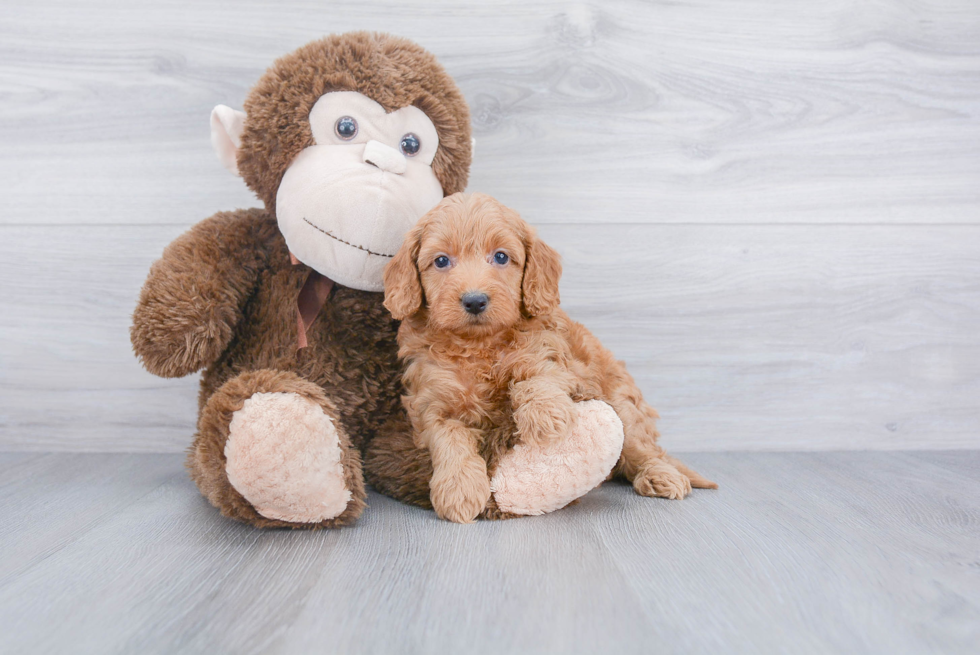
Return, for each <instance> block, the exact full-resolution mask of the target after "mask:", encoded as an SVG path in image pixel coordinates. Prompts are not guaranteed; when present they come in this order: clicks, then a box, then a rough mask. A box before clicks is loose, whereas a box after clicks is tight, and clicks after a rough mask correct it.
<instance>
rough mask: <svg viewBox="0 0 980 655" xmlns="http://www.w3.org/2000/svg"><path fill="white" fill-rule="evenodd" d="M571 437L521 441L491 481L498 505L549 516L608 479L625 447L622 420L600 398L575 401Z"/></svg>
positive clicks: (519, 511) (526, 512)
mask: <svg viewBox="0 0 980 655" xmlns="http://www.w3.org/2000/svg"><path fill="white" fill-rule="evenodd" d="M575 409H576V411H577V412H578V419H577V421H576V423H575V427H574V429H572V431H571V432H570V433H569V434H568V436H566V437H564V438H561V439H555V440H553V441H550V442H548V443H546V444H544V445H536V446H534V447H530V446H528V445H527V444H523V443H519V444H517V445H516V446H514V448H513V449H512V450H511V451H510V452H508V453H507V454H506V455H504V457H503V458H501V460H500V463H499V465H498V466H497V470H496V472H495V473H494V475H493V478H492V479H491V480H490V489H491V490H492V491H493V497H494V500H495V501H496V503H497V507H498V508H499V509H501V510H502V511H504V512H509V513H511V514H525V515H530V514H545V513H547V512H553V511H554V510H556V509H561V508H562V507H564V506H565V505H567V504H569V503H570V502H572V501H573V500H575V499H576V498H579V497H581V496H584V495H585V494H587V493H588V492H589V491H591V490H592V489H594V488H596V487H597V486H599V485H600V484H601V483H602V481H603V480H605V479H606V478H607V477H609V473H610V472H611V471H612V469H613V467H614V466H615V465H616V462H617V461H618V460H619V455H620V453H621V452H622V450H623V422H622V421H621V420H620V419H619V416H617V415H616V412H615V411H614V410H613V408H612V407H610V406H609V405H608V404H606V403H604V402H602V401H601V400H587V401H585V402H581V403H576V404H575Z"/></svg>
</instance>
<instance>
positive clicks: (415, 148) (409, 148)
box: [399, 132, 422, 157]
mask: <svg viewBox="0 0 980 655" xmlns="http://www.w3.org/2000/svg"><path fill="white" fill-rule="evenodd" d="M399 145H400V146H401V149H402V152H404V153H405V154H406V155H407V156H409V157H414V156H415V155H417V154H419V148H421V147H422V143H421V142H420V141H419V138H418V137H417V136H415V135H414V134H412V133H411V132H409V133H408V134H406V135H405V136H403V137H402V142H401V143H400V144H399Z"/></svg>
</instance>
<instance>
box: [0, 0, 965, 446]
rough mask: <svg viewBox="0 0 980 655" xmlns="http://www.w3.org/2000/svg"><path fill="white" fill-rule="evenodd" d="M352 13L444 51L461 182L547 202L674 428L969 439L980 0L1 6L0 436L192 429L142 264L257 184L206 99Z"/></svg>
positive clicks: (121, 439) (246, 80)
mask: <svg viewBox="0 0 980 655" xmlns="http://www.w3.org/2000/svg"><path fill="white" fill-rule="evenodd" d="M352 29H377V30H387V31H391V32H394V33H398V34H402V35H405V36H408V37H410V38H413V39H415V40H417V41H419V42H420V43H422V44H423V45H424V46H426V47H428V48H429V49H430V50H432V51H433V52H434V53H435V54H436V55H437V56H438V57H439V58H440V59H441V60H442V61H443V63H444V64H445V65H446V67H447V68H448V69H449V71H450V73H451V74H453V75H454V76H455V78H456V79H457V80H458V82H459V84H460V86H461V87H462V89H463V91H464V93H465V95H466V97H467V100H468V101H469V103H470V105H471V107H472V109H473V122H474V129H475V134H476V136H477V140H478V142H477V147H476V159H475V162H474V167H473V175H472V179H471V185H470V189H471V190H479V191H484V192H488V193H491V194H493V195H496V196H497V197H499V198H501V199H502V200H503V201H505V202H507V203H508V204H510V205H511V206H513V207H515V208H516V209H518V210H519V211H521V212H522V214H523V215H524V216H525V217H526V218H528V219H529V220H531V221H532V222H534V223H536V224H539V225H542V226H544V227H545V228H546V229H545V230H544V232H543V233H544V234H545V236H546V238H547V239H548V240H549V241H551V242H552V243H554V244H555V245H556V246H558V247H559V249H560V250H562V251H563V252H564V254H565V257H566V260H565V261H566V278H565V282H564V284H563V293H564V298H565V304H566V307H567V308H568V309H569V311H571V312H572V314H573V315H574V316H576V317H577V318H579V319H581V320H583V321H584V322H585V323H587V324H588V325H589V326H590V327H591V328H593V329H594V330H595V331H596V332H597V333H598V334H599V336H600V337H601V338H602V339H603V340H604V341H605V342H606V343H607V345H609V346H610V347H611V348H612V349H613V350H614V351H615V352H616V353H617V354H619V355H620V356H621V357H623V358H624V359H626V360H627V361H628V363H629V365H630V368H631V370H632V371H633V373H634V375H635V376H636V377H637V379H638V381H639V382H640V384H641V386H642V388H643V389H644V391H645V392H646V394H647V395H648V396H649V398H650V400H651V401H652V402H653V403H654V404H656V405H657V406H658V407H659V408H660V410H661V412H662V413H663V415H664V421H663V424H662V427H663V430H664V433H665V443H666V444H667V445H668V446H670V447H678V448H685V449H691V450H705V449H732V448H750V449H831V448H897V447H901V448H960V447H976V446H977V445H978V444H980V403H978V402H977V401H976V398H977V397H980V394H978V391H980V389H978V386H980V345H978V341H977V339H976V336H975V335H976V334H977V333H978V332H980V317H978V314H977V307H978V305H980V302H978V286H977V284H978V282H977V280H978V276H977V273H978V271H977V261H978V253H977V248H980V246H978V245H976V244H978V243H980V239H978V238H977V236H978V235H977V232H976V229H977V228H976V225H977V223H978V222H980V156H977V153H978V152H980V5H977V3H976V2H974V0H948V1H944V2H934V1H930V0H910V1H899V0H882V1H881V2H876V3H861V4H855V3H852V2H848V1H847V0H830V1H828V2H822V3H813V2H803V1H802V0H799V1H796V0H794V1H793V2H788V3H781V4H780V5H779V6H778V7H775V6H773V3H771V2H766V1H764V0H748V1H745V2H737V3H732V2H710V3H707V4H705V3H694V2H686V1H685V2H671V3H667V2H631V1H627V0H608V1H603V2H598V1H591V2H580V3H565V2H554V1H549V0H535V1H534V2H526V1H518V0H505V1H503V2H495V3H482V2H411V1H409V2H394V1H393V0H388V1H381V2H378V1H374V0H372V1H371V2H359V3H349V2H348V3H337V2H321V3H302V2H294V1H287V2H270V1H268V0H255V1H245V2H239V3H236V4H235V6H234V7H229V6H228V5H227V4H226V3H221V2H216V1H201V2H189V1H187V0H172V1H169V2H148V1H133V2H121V1H119V0H100V1H91V2H85V3H77V2H67V1H64V0H60V1H59V0H39V1H37V2H32V3H6V4H4V5H3V6H0V142H2V143H3V148H2V149H0V192H2V193H3V197H4V211H3V212H0V447H3V448H11V449H18V450H48V449H67V450H83V451H98V450H117V451H118V450H124V451H177V450H180V449H182V448H184V447H185V446H186V445H187V443H188V441H189V438H190V434H191V432H192V430H193V423H194V412H195V405H196V397H195V396H196V389H195V385H194V382H193V381H192V380H178V381H166V380H160V379H156V378H152V377H150V376H148V375H146V374H145V373H144V372H142V371H141V370H140V368H139V366H138V364H137V363H136V361H135V360H134V358H133V357H132V356H131V354H130V352H129V344H128V336H127V332H126V330H127V326H128V322H129V314H130V312H131V310H132V307H133V305H134V303H135V298H136V294H137V290H138V288H139V285H140V283H141V282H142V280H143V278H144V277H145V274H146V272H147V269H148V267H149V264H150V262H151V261H152V260H153V259H154V258H155V257H157V256H158V255H159V253H160V251H161V250H162V247H163V246H164V245H165V244H166V243H167V242H168V241H169V240H171V239H172V238H173V237H175V236H176V235H177V234H179V233H180V232H181V231H183V229H185V228H186V227H187V226H189V225H191V224H193V223H194V222H196V221H198V220H200V219H202V218H204V217H206V216H208V215H210V214H212V213H214V212H215V211H219V210H225V209H232V208H235V207H242V206H253V205H255V204H256V201H255V200H254V198H252V196H251V194H250V193H249V192H248V191H247V190H246V189H245V188H244V185H243V184H242V183H241V181H240V180H237V179H235V178H233V177H232V176H230V175H229V174H228V173H227V172H226V171H224V169H223V168H222V167H221V166H220V165H219V163H218V162H217V160H216V158H215V156H214V154H213V153H212V152H211V148H210V143H209V137H208V130H207V119H208V114H209V112H210V110H211V108H212V107H213V106H214V105H215V104H218V103H226V104H230V105H232V106H236V107H239V106H241V103H242V101H243V99H244V97H245V94H246V92H247V90H248V88H249V87H250V86H251V85H252V84H253V83H254V82H255V80H256V79H257V78H258V76H259V75H260V74H261V73H262V71H263V70H264V69H265V68H266V67H267V66H268V65H269V64H270V62H271V61H272V60H273V59H274V58H275V57H277V56H279V55H281V54H283V53H285V52H288V51H290V50H292V49H294V48H295V47H297V46H299V45H301V44H303V43H305V42H307V41H309V40H311V39H314V38H317V37H319V36H321V35H323V34H326V33H330V32H342V31H346V30H352Z"/></svg>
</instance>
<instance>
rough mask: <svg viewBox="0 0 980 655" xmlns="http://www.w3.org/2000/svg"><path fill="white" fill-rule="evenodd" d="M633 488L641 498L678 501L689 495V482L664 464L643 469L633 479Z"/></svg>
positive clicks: (674, 469)
mask: <svg viewBox="0 0 980 655" xmlns="http://www.w3.org/2000/svg"><path fill="white" fill-rule="evenodd" d="M633 488H634V489H635V490H636V493H638V494H640V495H641V496H659V497H660V498H670V499H671V500H680V499H682V498H683V497H684V496H686V495H687V494H689V493H691V481H690V480H689V479H688V477H687V476H686V475H684V474H683V473H681V472H680V471H678V470H677V469H676V468H674V467H673V466H671V465H670V464H668V463H666V462H659V463H657V465H656V466H652V467H650V468H647V469H644V470H642V471H640V472H639V473H637V475H636V477H635V478H634V479H633Z"/></svg>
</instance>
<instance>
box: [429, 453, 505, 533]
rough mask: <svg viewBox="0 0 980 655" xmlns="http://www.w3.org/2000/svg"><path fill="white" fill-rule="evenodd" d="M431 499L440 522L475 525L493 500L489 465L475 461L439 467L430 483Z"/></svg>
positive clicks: (481, 461)
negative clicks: (478, 517) (491, 498)
mask: <svg viewBox="0 0 980 655" xmlns="http://www.w3.org/2000/svg"><path fill="white" fill-rule="evenodd" d="M429 498H430V499H431V500H432V508H433V509H435V510H436V514H437V515H438V516H439V518H441V519H446V520H447V521H452V522H454V523H472V522H473V520H474V519H475V518H476V517H477V516H479V515H480V512H482V511H483V508H484V507H486V505H487V500H489V499H490V478H489V476H488V475H487V465H486V462H484V461H483V460H482V459H473V460H468V461H466V462H463V463H461V464H460V465H459V466H458V467H449V466H442V467H439V468H438V469H436V470H435V471H434V472H433V474H432V481H431V482H430V483H429Z"/></svg>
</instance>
